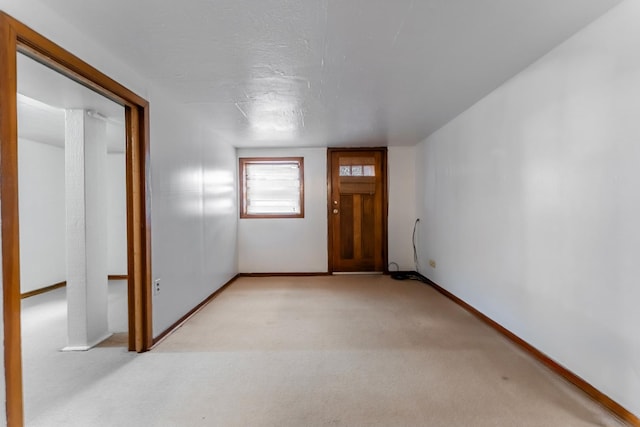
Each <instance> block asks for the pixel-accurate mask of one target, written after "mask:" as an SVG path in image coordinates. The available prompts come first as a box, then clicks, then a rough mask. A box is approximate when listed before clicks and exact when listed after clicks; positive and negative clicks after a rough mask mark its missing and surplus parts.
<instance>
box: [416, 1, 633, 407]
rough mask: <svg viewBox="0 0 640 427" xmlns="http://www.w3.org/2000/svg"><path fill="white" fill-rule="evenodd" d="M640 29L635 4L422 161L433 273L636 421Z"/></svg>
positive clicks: (473, 113) (424, 149) (426, 244)
mask: <svg viewBox="0 0 640 427" xmlns="http://www.w3.org/2000/svg"><path fill="white" fill-rule="evenodd" d="M638 22H640V2H636V1H626V2H624V3H622V4H621V5H620V6H619V7H617V8H615V9H613V10H612V11H611V12H610V13H608V14H607V15H605V16H604V17H603V18H601V19H599V20H598V21H596V22H595V23H594V24H592V25H591V26H589V27H587V28H586V29H585V30H583V31H581V32H580V33H578V34H577V35H575V36H574V37H573V38H571V39H570V40H569V41H567V42H566V43H564V44H562V45H561V46H559V47H558V48H557V49H555V50H553V51H552V52H550V53H549V54H548V55H546V56H545V57H543V58H542V59H540V60H539V61H537V62H536V63H534V64H533V65H532V66H530V67H529V68H528V69H526V70H525V71H524V72H522V73H520V74H519V75H518V76H516V77H515V78H513V79H512V80H511V81H509V82H507V83H506V84H505V85H503V86H502V87H500V88H499V89H497V90H496V91H495V92H494V93H492V94H491V95H489V96H488V97H486V98H485V99H483V100H482V101H481V102H479V103H478V104H476V105H475V106H474V107H472V108H471V109H470V110H468V111H467V112H465V113H464V114H462V115H461V116H459V117H458V118H456V119H455V120H453V121H452V122H451V123H449V124H448V125H447V126H445V127H444V128H443V129H441V130H440V131H438V132H436V133H435V134H434V135H432V136H431V137H430V138H428V139H427V140H426V141H424V142H423V143H422V144H420V146H419V151H418V152H419V154H418V156H417V157H418V161H417V165H418V172H419V173H418V192H419V194H420V197H419V215H420V217H421V223H422V228H421V233H420V235H421V240H420V254H421V262H422V264H423V265H424V266H426V268H425V269H424V270H425V274H426V275H427V276H429V277H430V278H431V279H433V280H434V281H436V282H437V283H439V284H440V285H442V286H443V287H445V288H446V289H448V290H449V291H451V292H452V293H454V294H455V295H457V296H459V297H460V298H462V299H463V300H465V301H467V302H468V303H470V304H471V305H473V306H474V307H476V308H477V309H479V310H480V311H482V312H483V313H485V314H486V315H488V316H489V317H491V318H492V319H494V320H496V321H497V322H498V323H500V324H502V325H503V326H505V327H506V328H507V329H509V330H511V331H513V332H514V333H515V334H517V335H518V336H520V337H522V338H523V339H524V340H526V341H528V342H529V343H531V344H532V345H534V346H535V347H537V348H538V349H540V350H541V351H543V352H544V353H546V354H547V355H549V356H550V357H551V358H553V359H554V360H556V361H558V362H559V363H561V364H562V365H564V366H566V367H567V368H568V369H570V370H571V371H573V372H575V373H576V374H578V375H579V376H581V377H582V378H584V379H585V380H586V381H588V382H589V383H591V384H592V385H594V386H595V387H596V388H598V389H599V390H601V391H602V392H604V393H605V394H607V395H608V396H610V397H611V398H613V399H614V400H615V401H617V402H618V403H620V404H622V405H623V406H625V407H626V408H627V409H628V410H630V411H632V412H634V413H635V414H636V415H638V414H640V399H638V396H640V340H638V325H640V311H639V310H638V301H640V286H638V278H639V277H640V262H638V254H639V253H640V226H638V218H640V192H639V191H638V183H640V167H638V165H639V164H640V120H639V117H640V25H638ZM429 258H432V259H434V260H436V261H437V268H436V269H431V268H429V267H428V264H427V260H428V259H429Z"/></svg>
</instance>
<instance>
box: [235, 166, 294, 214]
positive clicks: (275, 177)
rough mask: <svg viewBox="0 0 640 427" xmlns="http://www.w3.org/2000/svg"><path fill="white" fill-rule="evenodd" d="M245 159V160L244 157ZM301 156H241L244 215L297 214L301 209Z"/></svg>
mask: <svg viewBox="0 0 640 427" xmlns="http://www.w3.org/2000/svg"><path fill="white" fill-rule="evenodd" d="M243 160H244V161H243ZM301 165H302V159H300V160H286V161H285V160H283V159H273V160H263V159H260V160H258V159H256V160H255V161H253V162H252V161H251V159H241V167H243V166H244V170H243V178H244V183H243V185H244V199H243V202H244V204H243V214H244V215H273V216H298V215H301V213H302V207H301V203H302V202H301V191H302V181H301V180H302V176H301V175H302V174H301Z"/></svg>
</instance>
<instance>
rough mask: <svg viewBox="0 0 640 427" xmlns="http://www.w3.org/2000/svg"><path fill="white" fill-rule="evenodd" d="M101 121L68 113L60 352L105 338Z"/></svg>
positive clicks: (80, 112) (104, 177)
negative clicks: (63, 324) (62, 340)
mask: <svg viewBox="0 0 640 427" xmlns="http://www.w3.org/2000/svg"><path fill="white" fill-rule="evenodd" d="M106 164H107V142H106V123H105V122H104V121H102V120H97V119H94V118H91V117H89V116H88V115H87V112H86V111H85V110H67V112H66V124H65V175H66V176H65V189H66V202H67V316H68V318H67V327H68V343H67V347H65V348H64V350H68V351H73V350H88V349H89V348H91V347H93V346H95V345H96V344H98V343H100V342H101V341H103V340H104V339H106V338H108V337H109V335H110V334H109V331H108V311H107V308H108V306H107V304H108V293H107V285H108V280H107V274H108V273H107V215H106V210H107V192H106V190H107V188H106V184H107V181H106V180H107V174H106Z"/></svg>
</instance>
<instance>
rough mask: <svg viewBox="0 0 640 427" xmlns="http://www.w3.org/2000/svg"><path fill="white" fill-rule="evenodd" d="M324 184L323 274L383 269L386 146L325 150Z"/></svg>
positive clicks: (385, 236) (385, 268) (385, 237)
mask: <svg viewBox="0 0 640 427" xmlns="http://www.w3.org/2000/svg"><path fill="white" fill-rule="evenodd" d="M327 187H328V191H327V196H328V200H327V225H328V260H329V266H328V271H329V273H334V272H383V273H387V272H388V268H387V266H388V261H387V250H388V249H387V247H388V232H387V229H388V218H387V216H388V204H389V201H388V190H387V148H386V147H376V148H329V149H328V150H327Z"/></svg>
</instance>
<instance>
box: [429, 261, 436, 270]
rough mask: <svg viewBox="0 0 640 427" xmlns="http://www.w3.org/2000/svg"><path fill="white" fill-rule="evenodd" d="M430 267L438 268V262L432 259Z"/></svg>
mask: <svg viewBox="0 0 640 427" xmlns="http://www.w3.org/2000/svg"><path fill="white" fill-rule="evenodd" d="M429 267H431V268H436V262H435V261H434V260H432V259H430V260H429Z"/></svg>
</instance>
